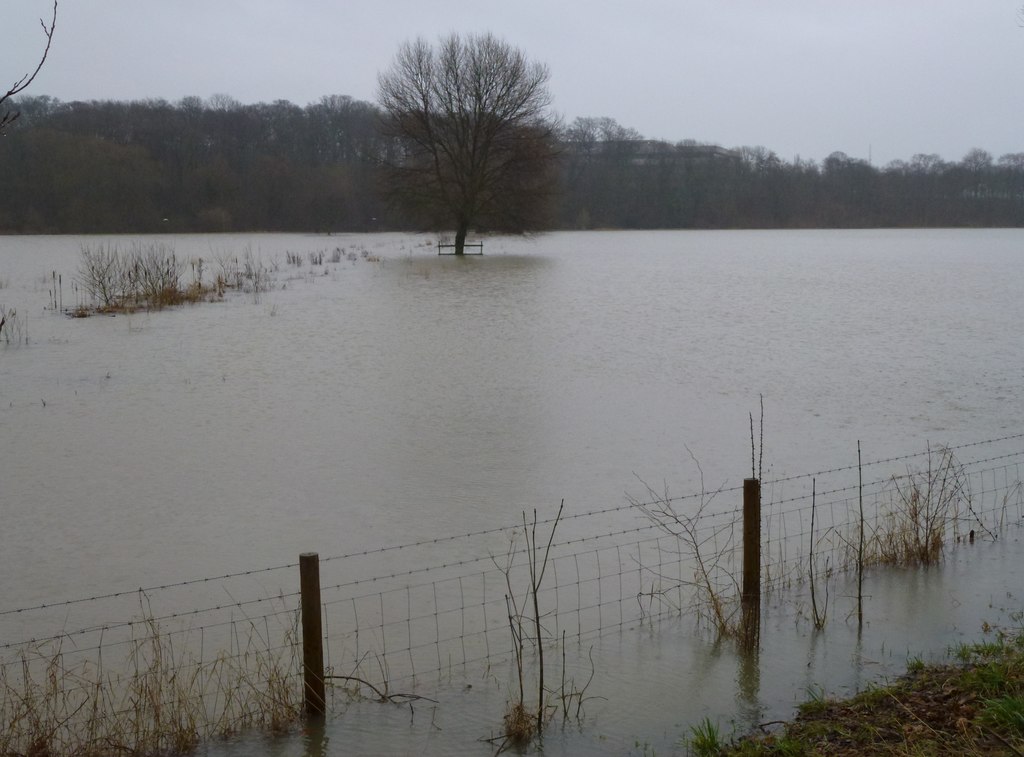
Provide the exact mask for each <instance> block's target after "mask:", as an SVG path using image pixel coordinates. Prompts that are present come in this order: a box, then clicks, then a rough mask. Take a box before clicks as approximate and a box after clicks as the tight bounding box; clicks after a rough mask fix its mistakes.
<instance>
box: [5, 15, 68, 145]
mask: <svg viewBox="0 0 1024 757" xmlns="http://www.w3.org/2000/svg"><path fill="white" fill-rule="evenodd" d="M39 25H40V26H41V27H43V34H45V35H46V47H45V48H43V55H42V57H41V58H40V59H39V65H37V66H36V68H35V70H34V71H33V72H32V73H30V74H25V75H24V76H22V77H21V78H20V79H18V80H17V81H16V82H14V85H13V86H12V87H11V88H10V89H9V90H7V94H5V95H0V105H3V103H4V102H6V101H7V100H9V99H10V98H12V97H14V96H15V95H16V94H18V93H19V92H22V91H24V90H25V88H26V87H28V85H29V84H31V83H32V82H33V80H34V79H35V78H36V76H37V75H38V74H39V72H40V70H42V68H43V64H44V63H45V62H46V56H47V55H49V54H50V43H51V42H53V30H54V29H56V28H57V0H53V18H51V19H50V23H49V25H47V23H46V22H45V21H43V19H39ZM18 115H19V114H18V112H17V111H14V112H13V113H12V112H11V111H9V110H8V111H6V112H5V113H4V114H3V115H2V116H0V133H3V131H4V129H6V128H7V127H8V126H9V125H10V124H11V123H13V122H14V121H15V120H16V119H17V118H18Z"/></svg>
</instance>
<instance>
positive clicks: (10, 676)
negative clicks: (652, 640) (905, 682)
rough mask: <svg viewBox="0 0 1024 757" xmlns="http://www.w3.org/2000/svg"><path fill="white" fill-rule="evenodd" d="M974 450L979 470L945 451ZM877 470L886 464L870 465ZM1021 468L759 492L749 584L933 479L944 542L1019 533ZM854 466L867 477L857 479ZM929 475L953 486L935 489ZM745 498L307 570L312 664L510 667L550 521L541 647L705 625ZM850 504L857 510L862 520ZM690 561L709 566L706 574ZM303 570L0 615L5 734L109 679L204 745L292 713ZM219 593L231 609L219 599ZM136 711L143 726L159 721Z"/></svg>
mask: <svg viewBox="0 0 1024 757" xmlns="http://www.w3.org/2000/svg"><path fill="white" fill-rule="evenodd" d="M967 450H971V451H972V452H976V453H977V454H975V457H976V458H977V459H973V460H967V461H962V460H958V459H956V458H955V455H954V453H955V452H957V451H960V452H961V453H962V452H964V451H967ZM947 456H948V457H947ZM915 461H916V462H917V467H916V468H915V467H914V463H915ZM921 463H923V464H924V467H923V468H922V466H921ZM896 465H899V466H902V469H900V470H895V469H892V468H893V466H896ZM883 466H889V467H890V470H887V471H884V472H876V471H880V469H881V468H882V467H883ZM941 466H947V467H946V468H941ZM1022 468H1024V434H1015V435H1011V436H1004V437H1000V438H997V439H991V440H987V441H984V442H972V443H970V444H963V445H959V446H956V447H942V448H939V447H929V448H927V449H925V450H924V451H921V452H915V453H912V454H907V455H900V456H896V457H890V458H886V459H883V460H874V461H869V462H865V463H863V464H862V465H860V466H856V465H854V466H845V467H839V468H832V469H828V470H823V471H818V472H816V473H808V474H800V475H798V476H788V477H782V478H778V479H774V480H767V481H763V482H761V484H760V491H761V500H762V502H761V515H760V523H759V524H758V525H759V527H758V528H757V529H755V533H758V534H759V537H760V538H759V540H758V541H759V544H760V549H761V552H760V560H759V563H760V568H761V570H760V578H759V579H758V583H759V584H760V587H761V588H762V589H763V590H764V591H777V590H784V589H786V588H789V587H792V586H794V585H797V584H800V583H802V582H803V581H805V580H806V579H807V578H808V577H809V576H811V575H813V574H815V573H817V575H818V576H819V580H824V581H828V580H837V578H836V577H837V576H838V575H840V574H841V573H842V572H843V571H844V570H847V569H849V568H850V566H851V559H852V555H853V551H852V550H853V546H854V534H855V533H856V532H857V530H858V529H859V528H860V527H861V526H862V525H863V526H864V527H865V530H866V532H867V535H868V537H869V538H873V539H876V544H875V546H876V547H877V548H878V549H879V550H881V549H883V548H884V547H885V546H886V545H885V544H884V543H883V541H882V540H883V538H884V537H885V536H886V534H887V533H888V534H889V536H890V538H891V537H892V531H891V529H892V527H893V523H895V522H896V521H895V520H894V519H896V518H898V517H902V516H901V515H900V513H901V508H906V507H918V506H922V507H924V506H925V505H922V504H921V502H923V500H920V498H922V497H925V496H932V494H931V493H929V492H930V490H931V487H932V485H933V484H934V485H935V486H936V487H937V486H938V485H939V484H940V483H941V484H942V485H943V486H947V485H948V486H949V487H950V488H949V489H948V491H945V494H944V495H943V496H947V497H955V498H956V499H955V507H954V508H953V509H952V510H950V511H948V512H943V513H941V515H940V514H938V513H931V516H934V517H936V518H939V517H941V523H938V524H932V525H938V526H939V528H940V530H941V538H942V539H943V540H944V543H945V544H946V545H947V546H948V545H950V544H956V543H957V542H958V541H962V540H965V539H966V538H967V535H968V534H969V533H970V532H971V531H972V529H973V530H975V531H976V532H977V535H978V536H980V537H981V538H984V539H991V538H992V537H994V536H996V535H998V534H1000V533H1001V532H1003V531H1004V530H1005V529H1006V528H1007V527H1008V526H1010V525H1014V524H1020V523H1021V522H1024V486H1022V484H1021V474H1022ZM867 470H870V471H872V472H876V473H873V475H872V476H870V480H869V481H866V482H862V481H860V480H859V479H860V477H861V474H862V473H863V472H864V471H867ZM936 470H938V471H939V472H941V471H942V470H945V471H946V472H947V474H948V477H947V479H943V480H942V481H941V482H940V481H938V480H935V481H933V480H932V479H931V478H929V477H930V476H933V475H934V474H935V472H936ZM950 481H951V482H952V483H949V482H950ZM954 484H955V486H953V485H954ZM819 485H820V487H821V488H820V489H819V488H818V487H819ZM742 489H743V487H731V488H721V489H718V490H715V491H710V492H709V491H701V492H691V493H687V494H685V495H682V496H669V494H668V493H667V492H666V493H665V495H664V496H660V495H658V494H657V493H656V492H654V491H653V490H648V491H647V496H645V497H644V498H643V499H637V500H632V499H631V500H629V501H628V502H627V503H626V504H622V505H615V506H609V507H605V508H601V509H595V510H589V511H583V512H572V511H567V512H565V513H564V514H562V515H561V517H560V519H559V518H556V517H551V516H548V515H546V514H544V513H541V514H538V515H537V517H536V520H535V522H534V521H533V520H530V521H529V524H527V522H526V515H525V513H524V514H523V515H524V517H523V520H521V521H519V522H518V523H514V524H512V525H505V526H501V527H495V528H488V529H483V530H479V531H476V532H470V533H465V534H451V535H447V536H441V537H437V538H431V539H422V540H418V541H414V542H409V543H405V544H396V545H390V546H382V547H378V548H374V549H366V550H362V551H356V552H351V553H348V554H337V555H329V556H326V557H323V558H319V561H318V565H319V571H320V573H318V585H317V591H316V595H317V598H318V600H319V602H320V610H319V612H318V613H317V614H318V615H319V617H320V618H321V620H322V631H321V632H320V633H318V634H317V635H318V636H320V638H321V639H322V651H323V661H322V667H323V668H324V670H325V672H326V674H327V676H328V678H330V676H336V677H342V678H345V679H346V680H347V681H349V682H350V685H354V684H351V682H352V681H364V682H366V683H368V684H370V685H373V686H377V687H380V688H381V690H383V691H387V690H388V687H389V686H394V685H395V684H396V683H399V682H403V683H406V684H409V685H413V686H415V685H417V684H419V683H422V682H425V681H427V680H429V679H437V680H442V679H444V678H445V677H446V676H451V675H453V674H454V673H455V672H456V671H467V670H469V669H470V668H471V667H472V666H477V665H484V664H486V665H488V666H493V665H496V664H501V663H503V662H505V661H509V660H511V659H512V655H513V652H514V639H513V634H512V633H510V624H511V623H512V622H513V619H512V618H511V617H510V614H511V613H512V610H511V609H510V605H509V599H508V597H510V596H511V597H512V598H513V599H515V598H517V597H518V598H522V597H524V596H525V593H526V591H527V589H528V587H529V586H530V566H529V564H528V560H529V555H528V550H527V544H526V542H525V540H524V534H523V531H524V529H525V528H527V526H529V527H530V528H533V529H534V530H535V533H536V530H537V529H539V530H541V531H547V532H550V531H551V530H552V529H555V530H554V533H553V535H552V540H551V553H550V566H549V571H550V572H549V573H548V574H547V576H546V577H545V580H544V582H543V583H542V584H541V586H540V587H539V589H538V592H537V599H538V604H539V607H540V609H541V611H542V615H543V617H542V629H543V637H544V639H546V640H548V641H549V642H551V643H558V642H560V641H562V640H565V641H571V642H572V643H573V644H576V645H582V644H583V643H584V642H585V641H586V640H587V639H592V638H594V637H595V636H597V635H600V634H602V633H607V632H609V631H614V630H623V629H628V628H634V627H638V626H640V625H643V624H652V623H654V622H655V621H657V620H660V619H664V618H667V617H680V616H686V615H692V616H693V617H695V618H701V617H703V616H702V612H703V610H702V607H701V602H702V601H703V600H702V597H703V596H704V594H703V592H707V591H711V592H717V593H719V595H720V597H722V598H724V600H725V601H726V602H728V603H732V606H733V610H735V606H734V605H737V604H738V601H739V595H740V577H741V574H742V572H743V566H744V555H743V553H744V539H743V536H744V528H743V524H742V523H741V520H742V514H743V510H744V508H743V506H742V504H743V503H742V496H741V491H742ZM926 490H928V491H926ZM861 498H863V500H864V501H865V502H866V503H868V508H867V512H866V517H865V520H864V522H863V524H862V522H861V521H860V516H859V505H860V501H861ZM908 498H909V499H908ZM652 514H653V516H652ZM659 514H660V517H654V516H658V515H659ZM926 514H927V513H926ZM812 516H813V517H814V527H813V530H812V528H811V519H812ZM931 516H929V517H931ZM556 526H557V528H556ZM901 527H903V526H901ZM908 527H909V526H908ZM886 528H889V529H890V531H886V530H885V529H886ZM928 538H931V537H930V536H929V537H928ZM698 553H700V554H701V555H703V557H704V558H708V559H707V560H706V563H707V565H706V566H705V572H704V573H703V574H698V572H697V567H696V562H697V561H696V558H697V557H698ZM879 554H881V553H879ZM399 555H401V557H399ZM872 559H875V558H872ZM877 561H878V562H881V561H882V560H881V558H878V559H877ZM298 568H299V562H295V563H288V564H283V565H275V566H271V567H267V568H260V569H255V570H247V571H241V572H236V573H227V574H224V575H221V576H215V577H207V578H199V579H191V580H186V581H179V582H176V583H168V584H162V585H159V586H153V587H148V588H139V589H132V590H125V591H117V592H110V593H106V594H99V595H96V596H94V597H85V598H78V599H70V600H65V601H59V602H52V603H45V604H42V603H41V604H36V605H34V606H29V607H20V608H14V609H6V610H0V732H2V731H3V728H4V727H7V726H8V724H9V723H11V722H14V721H16V720H17V719H18V718H19V717H21V715H20V713H22V709H20V708H23V707H24V706H25V701H26V700H25V699H24V696H23V694H24V691H25V690H26V689H29V688H31V687H33V686H35V687H37V688H38V687H40V686H41V687H43V689H45V688H46V687H47V686H52V685H53V684H52V683H46V682H47V681H50V682H52V681H55V680H56V681H59V682H61V689H62V691H61V692H60V696H61V697H63V699H62V700H60V701H62V702H63V704H59V703H54V704H53V705H52V709H53V711H54V712H57V713H62V717H65V716H66V718H67V720H66V724H65V725H64V726H61V727H62V728H64V729H65V730H67V729H69V728H72V727H73V726H74V725H75V723H77V722H78V721H77V720H75V718H81V717H83V716H84V715H83V714H82V713H83V712H84V711H86V710H88V708H87V707H86V706H85V704H83V703H84V702H95V698H96V697H97V696H99V694H98V693H97V692H98V691H99V690H100V688H101V687H104V686H120V687H122V689H124V690H125V691H127V692H129V693H131V692H132V691H134V690H136V689H137V688H138V687H140V686H144V685H153V686H157V687H160V686H165V687H166V686H170V687H171V688H170V690H168V691H161V692H160V693H159V694H154V695H153V696H154V697H155V698H154V700H153V701H154V702H157V703H160V704H161V706H166V707H167V708H171V709H173V708H175V707H176V708H178V709H177V710H176V711H177V712H178V713H179V715H180V716H181V717H182V718H184V720H186V721H188V722H189V723H192V724H193V725H195V724H199V725H196V727H195V728H193V730H194V731H196V732H197V733H198V732H200V731H202V732H203V733H204V734H206V733H208V732H210V731H211V730H212V731H216V730H217V729H218V728H221V729H223V728H224V727H230V728H236V727H241V726H242V725H246V724H252V723H255V722H263V721H262V720H260V719H261V718H268V719H269V720H273V721H274V722H278V721H279V720H280V719H282V718H285V719H287V717H294V716H296V714H297V713H298V712H299V711H300V710H301V697H302V692H303V690H304V688H308V682H307V683H305V684H304V683H303V668H304V666H305V667H308V663H303V644H302V641H301V634H300V633H299V629H300V626H302V625H303V624H300V622H299V612H300V605H301V601H300V598H301V591H300V590H299V576H298V572H299V571H298ZM286 571H287V572H286ZM271 573H273V574H275V575H276V576H279V580H280V581H281V582H286V583H282V585H281V586H282V588H280V589H279V590H278V591H277V592H276V593H268V592H267V589H266V587H265V586H264V585H263V583H262V582H263V580H264V578H265V576H266V574H271ZM229 587H230V590H229ZM221 591H223V592H226V593H227V595H228V596H229V597H230V598H231V601H223V599H218V598H216V597H214V596H213V595H214V593H218V594H219V593H220V592H221ZM236 596H237V597H239V599H237V600H236V599H234V597H236ZM200 599H201V600H202V601H200ZM705 609H706V608H705ZM869 612H870V610H869ZM21 629H28V632H27V633H19V631H20V630H21ZM307 643H308V642H307ZM322 675H323V674H321V676H322ZM183 682H184V683H183ZM183 687H184V688H183ZM239 692H241V693H239ZM42 693H45V692H43V690H37V691H35V693H34V694H33V696H35V697H37V698H38V697H39V696H41V694H42ZM122 693H123V692H122ZM51 695H52V696H53V697H57V693H56V692H52V693H51ZM103 696H104V697H106V699H107V700H108V705H107V706H105V709H102V711H100V710H96V709H95V708H94V718H95V719H96V721H95V722H92V725H91V726H90V727H93V728H96V727H98V726H97V725H96V723H97V722H99V720H103V722H108V721H109V722H111V723H116V722H117V719H118V717H127V716H128V715H127V714H126V713H129V710H130V708H127V707H126V706H125V705H124V702H126V701H128V700H127V699H124V697H123V696H121V695H117V694H114V693H104V694H103ZM182 697H187V698H189V699H190V701H192V704H185V703H183V702H182V701H179V700H181V699H182ZM329 697H330V691H329V692H328V698H329ZM55 702H56V700H55ZM268 703H269V704H268ZM75 707H79V708H82V709H78V710H75V709H74V708H75ZM72 710H74V713H78V714H72ZM268 712H269V713H270V714H268ZM129 714H131V716H132V717H135V718H142V720H144V721H145V722H146V723H147V724H148V725H147V726H146V727H147V728H148V727H150V726H153V725H154V724H153V722H152V721H153V720H154V718H157V719H159V717H162V715H160V714H159V713H158V712H156V711H153V712H149V713H148V714H147V713H141V714H140V713H138V712H134V713H129ZM133 722H134V721H133ZM203 724H205V725H203ZM121 725H123V723H122V724H121ZM200 726H202V727H200ZM111 727H113V726H111ZM139 727H140V728H141V727H142V726H139ZM154 727H155V726H154ZM190 727H191V726H190ZM143 730H145V729H143ZM147 732H148V731H147ZM12 738H13V737H12ZM69 738H70V737H69ZM19 743H20V742H19ZM15 746H17V745H15ZM22 746H24V745H23V744H22ZM5 749H8V751H16V750H15V749H14V747H13V746H11V745H10V744H5V743H4V742H3V741H2V738H0V753H3V752H4V750H5ZM20 751H26V750H25V749H21V750H20Z"/></svg>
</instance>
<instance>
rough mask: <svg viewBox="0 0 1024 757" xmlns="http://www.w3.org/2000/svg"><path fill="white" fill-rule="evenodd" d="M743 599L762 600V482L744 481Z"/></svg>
mask: <svg viewBox="0 0 1024 757" xmlns="http://www.w3.org/2000/svg"><path fill="white" fill-rule="evenodd" d="M743 599H744V600H745V601H753V600H756V601H757V602H758V603H760V600H761V482H760V481H758V480H757V479H756V478H747V479H744V480H743Z"/></svg>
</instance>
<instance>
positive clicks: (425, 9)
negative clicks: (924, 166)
mask: <svg viewBox="0 0 1024 757" xmlns="http://www.w3.org/2000/svg"><path fill="white" fill-rule="evenodd" d="M2 3H3V10H2V11H0V29H2V30H3V31H2V35H3V38H2V43H0V77H2V78H0V81H3V80H4V79H6V80H7V81H9V82H13V81H14V80H15V79H17V78H18V77H19V76H21V75H22V74H24V73H26V72H27V71H28V70H30V69H31V68H32V67H33V66H34V64H35V60H36V58H37V57H38V54H39V52H40V51H41V48H42V44H43V42H44V38H43V35H42V33H41V31H40V29H39V23H38V19H39V18H40V17H41V16H45V17H47V18H48V17H49V14H50V9H51V7H52V0H2ZM1022 4H1024V0H929V1H927V2H926V1H925V0H846V1H844V2H839V1H837V0H775V1H774V2H769V1H768V0H674V1H673V0H631V1H628V2H627V1H622V2H605V1H603V0H506V1H505V2H501V3H495V2H488V1H487V0H348V1H346V2H341V1H339V0H333V1H332V0H287V1H286V0H62V2H61V4H60V9H59V14H58V21H57V33H56V35H55V37H54V43H53V49H52V51H51V54H50V59H49V60H48V62H47V64H46V66H45V68H44V69H43V71H42V72H41V73H40V75H39V77H38V79H36V81H35V83H34V84H33V86H32V87H31V89H30V90H28V91H27V92H26V94H36V95H43V94H46V95H52V96H54V97H57V98H59V99H61V100H68V101H69V100H91V99H116V100H128V99H143V98H164V99H167V100H171V101H176V100H179V99H180V98H182V97H184V96H187V95H198V96H199V97H202V98H207V97H209V96H210V95H212V94H218V93H223V94H228V95H231V96H233V97H234V98H236V99H238V100H240V101H242V102H243V103H252V102H260V101H267V102H269V101H272V100H277V99H283V100H290V101H292V102H294V103H296V104H298V105H303V106H304V105H307V104H308V103H310V102H313V101H316V100H318V99H319V98H320V97H321V96H323V95H327V94H344V95H351V96H352V97H354V98H357V99H360V100H371V101H372V100H374V99H375V97H376V75H377V72H378V71H379V70H381V69H383V68H385V67H387V66H388V65H389V63H390V61H391V60H392V57H393V56H394V53H395V51H396V49H397V47H398V45H399V44H400V43H401V42H403V41H405V40H407V39H412V38H415V37H417V36H422V37H425V38H426V39H428V40H430V41H436V39H437V38H438V37H439V36H440V35H442V34H446V33H449V32H452V31H455V32H462V33H467V32H482V31H490V32H493V33H494V34H495V35H497V36H499V37H501V38H503V39H504V40H506V41H508V42H510V43H512V44H514V45H516V46H518V47H520V48H522V49H523V50H524V52H526V54H527V55H528V56H529V57H531V58H532V59H535V60H539V61H542V62H544V63H546V64H548V66H549V67H550V69H551V92H552V95H553V97H554V104H555V108H556V110H557V112H558V113H559V114H560V115H561V116H562V117H563V118H564V119H565V120H567V121H571V120H572V119H573V118H575V117H577V116H611V117H612V118H615V119H616V120H618V121H619V122H620V123H622V124H623V125H625V126H631V127H633V128H635V129H637V130H638V131H639V132H641V133H642V134H643V135H644V136H646V137H651V138H657V139H666V140H669V141H677V140H681V139H697V140H700V141H704V142H713V143H716V144H721V145H724V146H727V147H737V146H741V145H763V146H765V147H768V148H770V149H772V150H775V151H776V152H777V153H779V155H780V156H782V157H784V158H786V159H787V160H791V159H792V158H793V157H794V156H796V155H800V156H802V157H804V158H811V159H814V160H821V159H823V158H824V157H826V156H827V155H828V154H829V153H831V152H833V151H836V150H842V151H843V152H846V153H847V154H849V155H851V156H853V157H859V158H868V157H869V156H870V157H871V158H872V162H873V163H874V164H876V165H884V164H886V163H888V162H889V161H890V160H893V159H896V158H901V159H909V158H910V157H911V156H912V155H913V154H915V153H938V154H939V155H941V156H942V157H943V158H944V159H946V160H959V159H960V158H962V157H963V155H964V154H965V153H966V152H967V151H968V150H969V149H971V148H972V147H981V148H984V149H986V150H988V151H989V152H991V153H992V154H993V155H994V156H995V157H996V158H998V157H999V156H1000V155H1002V154H1004V153H1008V152H1024V86H1022V85H1024V65H1022V62H1024V28H1022V27H1021V25H1020V22H1019V19H1018V15H1017V12H1018V9H1019V8H1020V6H1021V5H1022ZM4 83H7V82H4Z"/></svg>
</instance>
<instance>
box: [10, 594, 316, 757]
mask: <svg viewBox="0 0 1024 757" xmlns="http://www.w3.org/2000/svg"><path fill="white" fill-rule="evenodd" d="M294 622H295V624H297V622H298V621H297V619H296V620H295V621H294ZM134 627H135V628H137V629H138V631H137V634H136V632H135V631H133V638H132V639H131V640H130V641H129V642H128V643H127V646H126V648H127V650H128V652H127V655H126V656H125V657H124V659H114V657H115V655H114V653H115V651H116V650H117V649H123V648H125V647H124V645H122V644H119V643H112V644H107V645H104V643H103V642H102V641H101V643H100V644H99V645H98V647H97V649H96V650H95V653H94V656H93V657H92V658H91V659H89V660H85V661H83V660H82V659H81V655H80V654H79V653H77V652H76V651H75V650H74V649H65V646H66V645H69V644H70V639H67V640H61V641H55V642H50V643H43V644H38V645H31V646H29V647H27V648H22V649H21V650H20V652H19V653H18V654H17V656H16V657H15V658H14V659H6V660H3V661H2V662H0V755H3V757H14V756H15V755H34V756H37V757H44V756H50V755H54V756H56V755H74V756H75V757H99V755H110V754H133V755H157V754H181V753H187V752H189V751H191V750H193V749H195V747H196V746H197V745H198V744H199V743H200V742H201V741H203V740H207V739H212V738H217V737H223V736H227V735H231V734H235V733H238V732H240V731H242V730H245V729H250V728H258V729H262V730H269V731H277V732H282V731H286V730H288V729H290V728H292V727H293V726H294V725H295V724H296V723H297V721H298V720H299V718H300V716H301V712H302V680H301V650H300V649H299V647H298V643H297V641H296V638H297V636H296V633H295V626H294V625H293V627H292V628H290V629H286V630H284V631H283V633H282V634H281V636H280V637H278V638H273V639H272V638H271V633H272V631H271V627H270V626H269V624H267V623H264V627H263V628H260V627H259V626H258V624H257V623H256V622H253V621H246V622H232V623H231V624H230V628H229V634H230V638H231V651H230V652H228V651H225V652H221V653H219V654H217V655H216V656H214V657H213V658H212V659H206V658H204V657H203V654H202V647H203V639H202V632H201V631H200V632H198V634H197V635H198V636H199V637H200V638H198V639H196V638H195V637H193V636H190V635H189V633H188V632H186V633H184V634H182V633H167V632H165V631H164V630H163V629H162V628H161V627H160V625H159V624H158V623H157V621H156V620H155V619H154V618H153V616H152V614H149V615H148V616H147V617H146V618H144V619H143V620H142V621H140V622H138V623H136V624H135V626H134ZM122 656H124V653H123V652H122Z"/></svg>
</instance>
